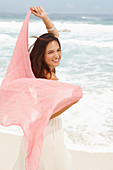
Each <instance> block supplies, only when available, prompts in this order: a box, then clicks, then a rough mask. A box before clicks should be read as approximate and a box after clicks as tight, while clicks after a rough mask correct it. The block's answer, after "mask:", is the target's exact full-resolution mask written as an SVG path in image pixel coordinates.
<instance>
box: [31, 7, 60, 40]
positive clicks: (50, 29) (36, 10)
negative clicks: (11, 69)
mask: <svg viewBox="0 0 113 170" xmlns="http://www.w3.org/2000/svg"><path fill="white" fill-rule="evenodd" d="M30 9H31V12H32V13H33V14H34V15H35V16H36V17H39V18H41V19H42V20H43V22H44V24H45V26H46V29H47V31H48V33H53V34H54V36H55V37H57V38H59V33H58V31H57V29H56V28H55V26H54V24H53V23H52V21H51V20H50V19H49V17H48V15H47V14H46V12H45V10H44V9H43V8H42V7H41V6H38V7H30Z"/></svg>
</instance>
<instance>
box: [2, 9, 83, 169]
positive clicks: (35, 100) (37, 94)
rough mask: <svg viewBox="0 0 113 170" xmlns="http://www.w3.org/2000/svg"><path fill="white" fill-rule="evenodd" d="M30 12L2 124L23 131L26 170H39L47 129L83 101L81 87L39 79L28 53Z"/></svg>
mask: <svg viewBox="0 0 113 170" xmlns="http://www.w3.org/2000/svg"><path fill="white" fill-rule="evenodd" d="M30 13H31V11H30V10H29V12H28V14H27V16H26V18H25V21H24V24H23V26H22V29H21V31H20V34H19V37H18V40H17V43H16V46H15V49H14V52H13V56H12V59H11V62H10V64H9V67H8V70H7V73H6V76H5V78H4V80H3V82H2V85H1V87H0V124H2V125H3V126H10V125H18V126H20V127H21V128H22V129H23V132H24V137H25V148H26V152H27V156H26V161H25V167H26V170H36V169H38V166H39V160H40V155H41V150H42V145H43V132H44V128H45V126H46V124H47V122H48V121H49V119H50V117H51V115H52V114H54V113H56V112H57V111H59V110H61V109H62V108H64V107H65V106H67V105H69V104H72V103H73V102H75V101H77V100H79V99H80V98H81V97H82V89H81V87H79V86H76V85H72V84H68V83H62V82H59V81H55V80H47V79H40V78H38V79H37V78H35V77H34V74H33V72H32V69H31V63H30V59H29V53H28V23H29V16H30Z"/></svg>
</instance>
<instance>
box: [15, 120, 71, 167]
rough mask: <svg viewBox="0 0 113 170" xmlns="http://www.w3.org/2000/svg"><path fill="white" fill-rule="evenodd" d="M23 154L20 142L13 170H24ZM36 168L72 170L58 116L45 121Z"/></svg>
mask: <svg viewBox="0 0 113 170" xmlns="http://www.w3.org/2000/svg"><path fill="white" fill-rule="evenodd" d="M25 156H26V154H25V152H24V148H23V144H21V145H20V152H19V155H18V158H17V161H16V163H15V165H14V167H13V170H25ZM36 170H73V167H72V158H71V155H70V153H69V151H68V149H67V148H66V146H65V143H64V132H63V127H62V119H61V118H60V117H56V118H53V119H51V120H49V122H48V123H47V126H46V128H45V130H44V142H43V148H42V153H41V158H40V162H39V168H38V169H37V168H36Z"/></svg>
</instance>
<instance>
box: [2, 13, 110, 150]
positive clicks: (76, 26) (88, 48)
mask: <svg viewBox="0 0 113 170" xmlns="http://www.w3.org/2000/svg"><path fill="white" fill-rule="evenodd" d="M48 15H49V16H50V18H51V20H52V21H53V22H54V24H55V26H56V27H57V29H58V30H59V34H60V42H61V45H62V60H61V64H60V66H59V67H57V68H56V74H57V77H58V78H59V81H62V82H67V83H72V84H76V85H79V86H81V87H82V89H83V98H82V99H81V100H80V101H79V102H78V103H77V104H75V105H73V106H72V107H71V108H70V109H68V110H67V111H66V112H65V113H63V114H62V119H63V126H64V135H65V142H66V145H67V146H68V147H69V148H70V149H75V150H85V151H89V152H98V151H99V152H113V15H77V14H48ZM24 18H25V15H19V14H15V15H14V14H13V15H12V14H0V82H1V81H2V79H3V78H4V76H5V73H6V70H7V67H8V65H9V62H10V59H11V56H12V53H13V50H14V46H15V43H16V40H17V37H18V34H19V31H20V29H21V27H22V24H23V21H24ZM63 29H68V30H70V32H62V30H63ZM45 32H46V29H45V26H44V24H43V22H42V21H41V20H40V19H38V18H36V17H33V16H32V17H31V18H30V24H29V46H30V45H31V44H32V43H33V42H34V38H31V36H33V35H35V36H39V35H41V34H43V33H45ZM0 131H1V132H7V133H15V134H18V135H22V134H23V132H22V130H21V129H20V127H17V126H10V127H7V128H4V127H2V126H0Z"/></svg>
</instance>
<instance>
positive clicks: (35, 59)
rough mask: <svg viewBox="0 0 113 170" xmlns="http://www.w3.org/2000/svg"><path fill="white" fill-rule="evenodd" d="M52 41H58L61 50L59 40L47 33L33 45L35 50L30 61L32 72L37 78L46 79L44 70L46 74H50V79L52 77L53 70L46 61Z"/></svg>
mask: <svg viewBox="0 0 113 170" xmlns="http://www.w3.org/2000/svg"><path fill="white" fill-rule="evenodd" d="M52 41H57V42H58V44H59V47H60V48H61V45H60V42H59V40H58V38H56V37H55V36H54V34H52V33H46V34H43V35H41V36H40V37H38V38H37V40H36V41H35V43H34V45H33V48H32V50H31V52H30V60H31V67H32V71H33V73H34V75H35V77H36V78H46V75H45V73H44V70H45V71H46V73H50V78H51V76H52V74H51V70H50V68H49V66H48V65H47V63H46V62H45V59H44V54H45V50H46V47H47V45H48V44H49V43H50V42H52ZM54 73H55V69H54Z"/></svg>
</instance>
